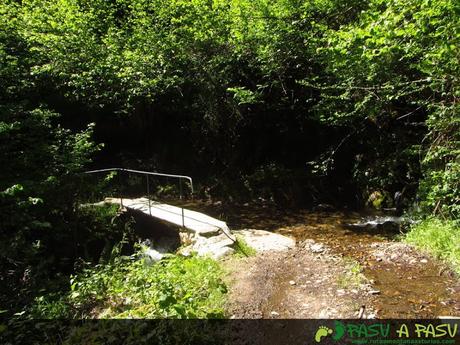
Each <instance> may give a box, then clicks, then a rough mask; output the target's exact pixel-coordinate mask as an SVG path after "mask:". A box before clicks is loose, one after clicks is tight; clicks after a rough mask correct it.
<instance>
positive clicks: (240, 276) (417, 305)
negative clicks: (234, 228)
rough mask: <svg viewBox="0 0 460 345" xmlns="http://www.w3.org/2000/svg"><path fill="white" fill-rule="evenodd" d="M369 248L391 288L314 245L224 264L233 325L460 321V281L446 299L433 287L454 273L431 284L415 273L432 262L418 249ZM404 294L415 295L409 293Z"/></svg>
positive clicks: (375, 245)
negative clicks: (245, 321)
mask: <svg viewBox="0 0 460 345" xmlns="http://www.w3.org/2000/svg"><path fill="white" fill-rule="evenodd" d="M367 249H368V256H369V260H370V261H372V262H373V264H372V265H374V264H375V265H376V266H378V268H379V270H378V272H379V274H380V275H378V276H377V277H382V272H383V277H382V279H386V278H389V279H390V281H391V284H390V285H391V286H389V287H388V289H386V288H385V286H377V287H376V286H375V284H374V283H376V282H375V280H374V279H370V278H366V277H365V276H364V275H363V274H362V273H359V272H369V273H373V272H372V270H370V271H369V270H366V269H360V266H357V265H356V263H357V262H356V261H353V260H351V261H350V260H349V258H347V257H342V256H341V255H340V254H335V253H334V252H333V250H332V249H331V248H329V247H327V246H325V245H323V244H320V243H315V242H314V241H313V240H305V241H303V242H300V243H298V245H297V247H296V248H295V249H291V250H288V251H285V252H264V253H259V254H258V255H257V256H255V257H249V258H243V259H241V258H240V259H238V258H232V259H229V260H227V261H225V264H224V265H225V267H226V268H227V269H228V272H229V275H228V277H227V280H228V283H229V286H230V294H229V303H228V306H227V310H228V313H229V315H230V317H231V318H360V317H363V318H376V317H377V318H378V317H403V318H405V317H435V316H440V315H435V314H437V313H441V314H442V312H443V311H448V314H447V315H451V316H459V315H460V284H459V283H458V280H457V279H456V278H454V277H450V278H452V285H451V286H449V287H448V288H446V289H444V288H443V289H442V291H441V292H440V291H438V290H439V289H440V287H438V286H435V287H433V288H431V287H430V280H432V279H433V278H434V280H436V279H438V280H443V279H440V276H441V275H445V274H448V273H444V272H445V271H446V270H445V268H443V267H442V266H440V267H441V268H440V269H439V270H438V271H437V272H438V274H439V275H440V276H439V277H430V278H432V279H430V280H428V281H425V282H424V277H423V276H420V277H418V276H416V275H415V274H412V275H411V273H410V272H413V271H414V270H415V271H416V272H419V271H423V270H424V267H426V265H430V263H429V262H428V261H429V260H430V259H429V258H428V259H427V257H426V256H424V255H423V254H420V253H419V252H418V251H416V250H414V249H413V248H412V247H410V246H408V245H406V244H403V243H398V242H391V241H389V242H378V243H372V244H370V245H369V246H368V248H367ZM430 261H431V260H430ZM381 265H384V266H381ZM357 267H358V270H357V269H356V268H357ZM370 268H371V269H372V268H373V266H370ZM429 271H430V272H431V271H432V267H431V268H430V270H429ZM385 274H387V275H388V276H389V277H387V276H385ZM371 276H372V274H371ZM373 278H375V277H373ZM394 279H397V281H396V282H395V281H394ZM394 285H397V286H394ZM405 287H406V290H411V289H412V290H413V291H404V290H405ZM398 288H399V289H402V290H398ZM379 289H380V290H379ZM381 290H382V291H381ZM401 291H402V292H401ZM408 296H409V297H408ZM411 296H414V297H413V299H414V300H411V298H412V297H411ZM416 298H418V299H417V300H415V299H416ZM430 303H431V307H430ZM382 305H383V307H382ZM398 306H399V308H402V309H398ZM382 308H383V309H385V308H387V310H386V311H382V310H381V309H382ZM431 308H432V309H431ZM420 313H421V314H420ZM433 313H434V314H433ZM442 315H445V314H442Z"/></svg>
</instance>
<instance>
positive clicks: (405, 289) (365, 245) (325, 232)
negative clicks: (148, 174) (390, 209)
mask: <svg viewBox="0 0 460 345" xmlns="http://www.w3.org/2000/svg"><path fill="white" fill-rule="evenodd" d="M187 207H190V208H195V209H198V210H201V211H205V212H208V214H210V215H212V216H215V217H218V218H220V219H223V220H225V221H227V224H228V225H229V226H230V228H231V229H243V228H253V229H263V230H270V231H274V232H277V233H280V234H283V235H288V236H292V237H294V238H295V239H296V240H297V241H303V240H306V239H313V240H315V241H316V242H320V243H324V244H326V245H327V246H329V247H330V248H332V250H333V252H334V253H336V254H339V255H342V256H346V257H351V258H353V259H355V260H356V261H358V262H359V263H360V265H361V266H362V267H363V273H364V275H365V276H366V277H367V278H368V279H370V280H371V281H372V283H373V284H372V285H373V287H374V288H375V289H376V290H377V291H379V293H378V294H376V295H375V296H374V297H373V301H372V302H373V304H374V305H373V307H374V309H375V310H377V315H378V317H380V318H433V317H438V316H448V315H449V316H460V283H459V280H458V278H456V277H455V276H454V275H453V274H452V273H450V272H449V270H447V269H445V267H443V266H442V265H441V264H440V263H438V262H435V261H434V260H432V259H428V260H426V259H420V257H418V258H417V257H416V258H415V259H412V260H413V262H412V263H411V264H407V263H405V262H404V261H398V260H393V261H388V260H382V259H380V260H379V258H378V257H376V256H375V255H372V251H373V250H375V248H376V247H378V246H379V244H382V245H388V244H390V245H391V243H389V242H391V241H393V240H395V238H396V237H397V236H398V235H400V234H399V233H398V232H397V231H396V232H395V229H394V228H395V227H394V226H389V225H391V224H390V222H394V221H399V219H397V218H384V217H388V216H385V215H382V214H375V213H369V212H365V211H364V212H313V211H305V210H296V211H291V210H290V211H285V210H280V209H276V208H272V207H269V206H251V205H246V206H244V205H243V206H238V207H236V206H232V207H227V206H225V207H224V206H223V205H212V204H206V203H196V202H195V203H193V204H188V205H187ZM364 223H367V225H366V226H365V225H364ZM352 224H354V226H352ZM393 225H394V224H393ZM399 254H401V255H402V254H403V253H396V254H395V253H393V254H392V255H395V256H398V255H399ZM389 255H390V254H389ZM414 261H415V262H414Z"/></svg>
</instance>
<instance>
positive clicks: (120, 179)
mask: <svg viewBox="0 0 460 345" xmlns="http://www.w3.org/2000/svg"><path fill="white" fill-rule="evenodd" d="M121 182H122V177H121V170H120V174H119V175H118V188H119V189H120V208H123V192H122V190H121Z"/></svg>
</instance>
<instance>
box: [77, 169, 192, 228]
mask: <svg viewBox="0 0 460 345" xmlns="http://www.w3.org/2000/svg"><path fill="white" fill-rule="evenodd" d="M108 171H121V172H130V173H135V174H140V175H145V176H146V182H147V198H148V200H149V213H150V215H152V211H151V206H150V184H149V175H153V176H163V177H173V178H177V179H179V195H180V199H182V180H183V179H185V180H188V181H189V182H190V190H191V194H192V197H193V180H192V178H191V177H190V176H186V175H174V174H164V173H157V172H151V171H143V170H133V169H125V168H106V169H98V170H89V171H85V172H84V173H85V174H95V173H101V172H108ZM120 205H121V207H123V196H122V195H121V194H120ZM182 226H184V209H183V208H182Z"/></svg>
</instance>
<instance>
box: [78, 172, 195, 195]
mask: <svg viewBox="0 0 460 345" xmlns="http://www.w3.org/2000/svg"><path fill="white" fill-rule="evenodd" d="M106 171H126V172H132V173H137V174H143V175H155V176H164V177H175V178H178V179H185V180H188V181H189V182H190V189H191V192H192V194H193V180H192V178H191V177H190V176H186V175H174V174H164V173H157V172H151V171H143V170H133V169H125V168H106V169H98V170H89V171H85V174H93V173H98V172H106Z"/></svg>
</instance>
